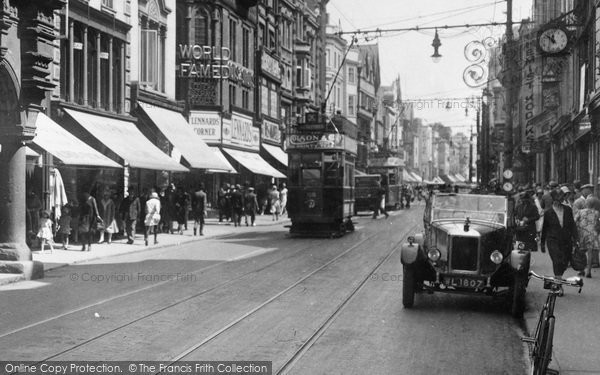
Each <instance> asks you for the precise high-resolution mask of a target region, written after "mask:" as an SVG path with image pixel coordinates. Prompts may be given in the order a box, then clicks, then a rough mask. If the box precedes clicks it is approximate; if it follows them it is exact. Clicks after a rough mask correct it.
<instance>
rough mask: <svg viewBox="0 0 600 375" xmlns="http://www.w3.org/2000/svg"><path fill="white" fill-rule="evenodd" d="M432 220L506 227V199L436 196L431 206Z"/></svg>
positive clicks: (480, 196) (477, 196)
mask: <svg viewBox="0 0 600 375" xmlns="http://www.w3.org/2000/svg"><path fill="white" fill-rule="evenodd" d="M432 211H433V212H432V213H433V217H432V219H433V220H439V219H450V218H452V219H466V218H467V217H468V218H469V219H470V220H485V221H491V222H495V223H497V224H502V225H506V212H507V204H506V198H505V197H502V196H493V195H462V194H456V195H453V194H450V195H438V196H436V197H435V199H434V201H433V205H432Z"/></svg>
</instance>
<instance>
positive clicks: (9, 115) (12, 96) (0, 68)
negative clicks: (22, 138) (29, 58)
mask: <svg viewBox="0 0 600 375" xmlns="http://www.w3.org/2000/svg"><path fill="white" fill-rule="evenodd" d="M19 91H20V90H19V86H18V81H17V80H16V75H15V73H14V70H13V69H12V67H11V66H10V64H9V63H8V62H7V61H6V60H4V61H2V62H0V99H1V100H0V127H2V128H5V127H9V128H12V127H14V126H16V125H17V124H18V123H20V119H19V117H20V116H19V97H18V93H19Z"/></svg>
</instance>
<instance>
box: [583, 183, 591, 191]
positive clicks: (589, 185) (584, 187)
mask: <svg viewBox="0 0 600 375" xmlns="http://www.w3.org/2000/svg"><path fill="white" fill-rule="evenodd" d="M581 188H582V189H592V190H593V189H594V185H592V184H585V185H583V186H582V187H581Z"/></svg>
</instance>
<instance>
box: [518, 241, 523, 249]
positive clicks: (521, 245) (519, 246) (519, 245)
mask: <svg viewBox="0 0 600 375" xmlns="http://www.w3.org/2000/svg"><path fill="white" fill-rule="evenodd" d="M517 249H519V250H525V242H520V241H518V242H517Z"/></svg>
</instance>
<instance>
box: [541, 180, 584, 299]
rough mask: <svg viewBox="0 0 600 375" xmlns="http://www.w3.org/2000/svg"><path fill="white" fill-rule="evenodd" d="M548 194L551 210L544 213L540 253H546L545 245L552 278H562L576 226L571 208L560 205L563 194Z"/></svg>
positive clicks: (575, 236) (569, 256) (558, 191)
mask: <svg viewBox="0 0 600 375" xmlns="http://www.w3.org/2000/svg"><path fill="white" fill-rule="evenodd" d="M550 194H551V197H552V208H551V209H549V210H547V211H546V212H545V213H544V225H543V227H542V252H545V251H546V250H545V247H544V245H546V246H547V247H548V252H549V253H550V259H552V268H553V270H554V276H556V277H557V278H562V276H563V274H564V273H565V271H566V270H567V267H568V266H569V261H570V260H571V253H572V251H573V244H575V243H577V226H576V225H575V220H574V219H573V211H572V210H571V207H569V206H567V205H565V204H562V203H561V202H562V201H563V199H564V193H563V192H562V191H560V190H558V189H555V190H552V192H551V193H550ZM561 292H562V290H561ZM561 295H562V293H561Z"/></svg>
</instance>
